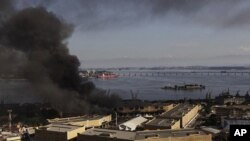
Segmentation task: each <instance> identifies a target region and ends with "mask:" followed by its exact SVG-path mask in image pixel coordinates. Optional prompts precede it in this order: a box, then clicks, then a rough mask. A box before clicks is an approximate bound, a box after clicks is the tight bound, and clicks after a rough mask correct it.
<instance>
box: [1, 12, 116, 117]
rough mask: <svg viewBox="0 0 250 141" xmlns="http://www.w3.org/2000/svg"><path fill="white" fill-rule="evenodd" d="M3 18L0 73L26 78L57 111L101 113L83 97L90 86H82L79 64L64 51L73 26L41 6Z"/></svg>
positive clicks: (92, 87) (36, 91)
mask: <svg viewBox="0 0 250 141" xmlns="http://www.w3.org/2000/svg"><path fill="white" fill-rule="evenodd" d="M7 17H8V18H6V19H5V20H4V21H3V22H2V24H1V28H0V45H1V46H0V51H1V52H0V73H1V74H2V75H8V74H15V75H18V76H22V77H24V78H26V79H27V80H28V81H29V82H30V83H31V85H32V86H33V90H34V91H35V94H37V95H38V96H40V97H41V98H42V100H43V101H44V102H48V103H51V104H52V106H53V107H54V108H56V109H57V110H59V111H62V112H70V113H91V112H93V110H95V112H98V111H99V112H101V110H100V109H102V108H99V107H98V103H94V104H95V105H96V106H93V105H91V104H92V103H91V101H90V100H89V99H91V98H93V96H91V98H90V96H86V93H91V90H93V89H94V88H95V87H94V85H93V84H92V85H91V83H86V82H84V83H82V82H83V81H82V80H81V78H80V76H79V74H78V67H79V66H80V62H79V60H78V58H77V57H76V56H74V55H70V54H69V50H68V48H67V38H68V37H70V35H71V33H72V31H73V26H72V25H69V24H67V23H65V22H64V21H63V20H62V19H59V18H57V16H56V15H54V14H53V13H52V12H48V11H47V10H46V9H45V8H43V7H33V8H26V9H23V10H21V11H15V12H13V13H11V15H8V16H7ZM90 86H91V87H90ZM88 97H89V98H88ZM107 98H108V100H111V99H112V97H111V98H110V99H109V96H107ZM106 102H107V103H109V102H108V101H106ZM90 106H93V107H94V108H90ZM102 106H103V105H102Z"/></svg>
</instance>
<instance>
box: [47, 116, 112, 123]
mask: <svg viewBox="0 0 250 141" xmlns="http://www.w3.org/2000/svg"><path fill="white" fill-rule="evenodd" d="M107 116H109V115H104V116H103V115H94V116H87V115H85V116H78V117H68V118H54V119H48V121H49V122H50V123H66V122H81V121H87V120H97V119H101V118H104V117H107Z"/></svg>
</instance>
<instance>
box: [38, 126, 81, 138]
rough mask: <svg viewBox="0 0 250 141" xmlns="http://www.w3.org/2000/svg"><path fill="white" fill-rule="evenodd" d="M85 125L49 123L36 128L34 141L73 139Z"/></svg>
mask: <svg viewBox="0 0 250 141" xmlns="http://www.w3.org/2000/svg"><path fill="white" fill-rule="evenodd" d="M84 131H85V127H83V126H76V125H66V124H50V125H47V126H43V127H40V128H39V129H37V130H36V135H35V141H73V140H76V138H77V135H78V134H79V133H83V132H84Z"/></svg>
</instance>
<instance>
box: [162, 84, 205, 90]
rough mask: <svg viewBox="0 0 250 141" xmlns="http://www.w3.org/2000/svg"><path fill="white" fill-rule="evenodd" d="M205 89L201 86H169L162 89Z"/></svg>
mask: <svg viewBox="0 0 250 141" xmlns="http://www.w3.org/2000/svg"><path fill="white" fill-rule="evenodd" d="M205 88H206V86H204V85H201V84H185V85H173V86H171V85H169V86H164V87H162V89H164V90H203V89H205Z"/></svg>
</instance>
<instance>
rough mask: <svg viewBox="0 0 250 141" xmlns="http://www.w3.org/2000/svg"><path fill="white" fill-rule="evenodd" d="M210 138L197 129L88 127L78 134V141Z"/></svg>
mask: <svg viewBox="0 0 250 141" xmlns="http://www.w3.org/2000/svg"><path fill="white" fill-rule="evenodd" d="M211 138H212V137H211V135H210V134H207V133H205V132H203V131H202V130H198V129H182V130H151V131H140V132H128V131H119V130H109V129H89V130H87V131H86V132H84V133H81V134H79V135H78V141H211V140H212V139H211Z"/></svg>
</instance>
